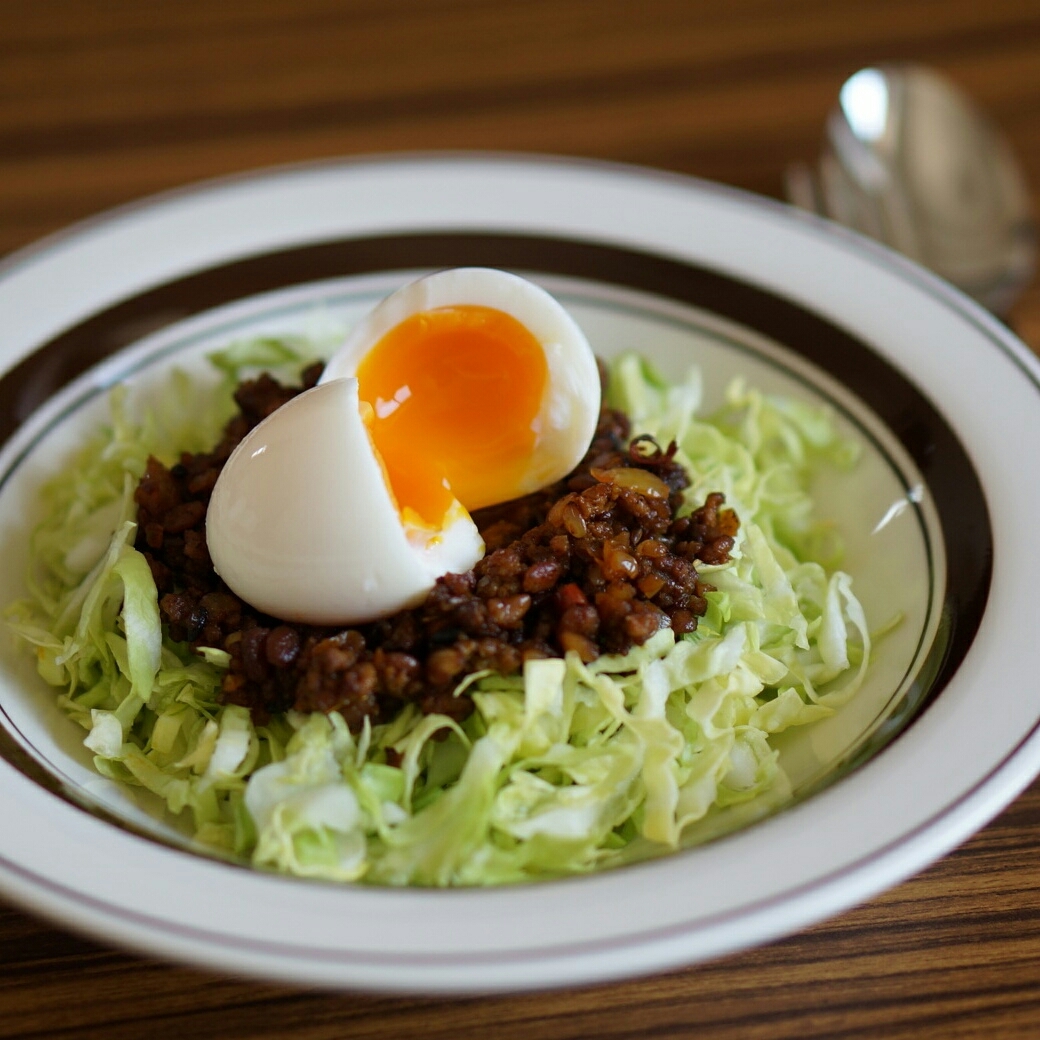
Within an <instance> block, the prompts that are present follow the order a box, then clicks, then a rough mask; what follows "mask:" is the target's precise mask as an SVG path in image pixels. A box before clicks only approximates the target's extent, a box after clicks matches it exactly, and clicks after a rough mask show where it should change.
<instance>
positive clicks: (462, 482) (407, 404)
mask: <svg viewBox="0 0 1040 1040" xmlns="http://www.w3.org/2000/svg"><path fill="white" fill-rule="evenodd" d="M357 378H358V387H359V393H360V397H361V400H362V401H365V402H367V403H368V404H369V405H370V406H371V408H372V415H371V417H370V419H368V421H369V433H370V435H371V438H372V442H373V444H374V445H375V448H376V450H377V451H378V452H379V454H380V456H381V457H382V461H383V465H384V467H385V470H386V474H387V479H388V481H389V483H390V488H391V490H392V492H393V494H394V497H395V498H396V499H397V508H398V510H399V511H400V512H401V513H404V511H405V510H406V509H408V510H411V511H413V512H414V513H416V514H418V516H419V518H420V519H421V520H422V521H423V522H424V523H425V524H426V525H427V526H430V527H439V526H441V524H442V522H443V520H444V516H445V514H446V513H447V511H448V509H449V507H450V506H451V504H452V499H453V498H457V499H458V500H459V501H460V502H461V503H462V504H463V506H465V507H466V509H468V510H473V509H479V508H480V507H481V506H485V505H490V504H492V503H495V502H502V501H506V500H508V499H510V498H514V497H516V493H517V492H516V490H515V489H516V486H517V481H518V480H519V478H520V477H521V476H522V474H523V472H524V469H525V468H526V465H527V462H528V459H529V458H530V456H531V452H532V450H533V449H534V445H535V439H536V430H535V428H534V421H535V418H536V417H537V415H538V412H539V410H540V408H541V403H542V395H543V393H544V391H545V385H546V380H547V379H548V367H547V365H546V361H545V353H544V351H543V350H542V347H541V344H540V343H539V342H538V340H537V339H535V337H534V336H533V335H532V334H531V333H530V332H529V331H528V330H527V329H526V328H525V327H524V326H523V325H522V324H521V323H520V322H519V321H517V320H516V319H515V318H513V317H511V316H510V315H508V314H506V313H504V312H503V311H499V310H495V309H494V308H491V307H478V306H471V305H468V304H467V305H461V306H455V307H440V308H437V309H435V310H430V311H423V312H421V313H419V314H414V315H412V316H411V317H410V318H406V319H405V320H404V321H403V322H401V324H399V325H397V326H395V327H394V328H392V329H391V330H390V331H389V332H388V333H386V335H385V336H383V338H382V339H380V340H379V342H378V343H376V345H375V346H374V347H373V348H372V349H371V350H370V351H369V352H368V354H366V355H365V357H364V359H363V360H362V361H361V364H360V365H359V366H358V370H357Z"/></svg>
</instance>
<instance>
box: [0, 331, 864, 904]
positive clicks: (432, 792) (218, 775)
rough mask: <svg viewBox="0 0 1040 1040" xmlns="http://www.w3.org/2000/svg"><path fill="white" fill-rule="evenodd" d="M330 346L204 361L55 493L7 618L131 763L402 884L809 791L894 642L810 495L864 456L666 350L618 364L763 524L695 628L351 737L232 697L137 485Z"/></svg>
mask: <svg viewBox="0 0 1040 1040" xmlns="http://www.w3.org/2000/svg"><path fill="white" fill-rule="evenodd" d="M305 349H306V345H301V344H299V343H293V342H288V341H281V340H271V339H265V340H258V341H252V342H248V343H243V344H237V345H234V346H233V347H231V348H229V349H228V350H227V351H224V352H222V353H221V354H219V355H215V356H214V358H213V360H214V362H215V365H216V368H217V370H218V371H219V372H220V373H222V377H221V378H220V379H219V380H218V381H217V382H216V383H215V384H212V385H210V384H208V385H207V386H206V387H200V386H199V385H198V381H197V380H189V379H188V377H186V376H185V375H183V374H181V373H177V374H174V375H173V376H172V382H171V385H170V386H169V387H168V388H167V393H165V394H164V395H163V397H162V398H161V399H160V402H159V403H158V404H156V405H154V406H152V407H150V408H147V409H145V410H144V413H143V418H134V417H132V416H131V411H130V407H129V401H128V399H127V392H126V391H125V389H117V390H116V391H115V392H114V393H113V395H112V401H111V421H110V423H109V424H108V425H107V426H106V427H105V428H104V429H103V430H101V431H99V432H98V434H97V435H96V436H95V437H94V439H93V440H91V441H90V442H89V443H88V444H87V445H86V446H85V447H84V448H83V449H82V450H81V451H80V452H79V453H78V454H77V455H76V457H75V458H73V459H71V460H70V461H69V464H68V466H67V467H66V468H65V469H63V470H62V472H61V473H59V474H57V475H56V476H55V477H54V478H53V479H52V480H51V481H50V482H49V483H48V484H47V485H46V487H45V488H44V489H43V492H42V494H43V496H44V505H45V511H46V518H45V520H44V521H43V522H42V523H41V524H40V525H39V527H38V528H37V530H36V531H35V533H34V535H33V538H32V544H31V553H30V555H31V560H30V567H29V573H28V576H27V588H28V596H27V597H26V598H25V599H24V600H23V601H21V602H19V603H17V604H15V605H13V607H12V608H11V609H10V610H9V616H8V621H9V624H10V625H11V627H12V628H13V630H14V631H15V632H16V633H17V635H18V636H19V637H20V638H21V639H22V640H23V641H24V642H25V643H26V644H27V645H29V646H30V647H31V648H32V649H33V651H34V652H35V655H36V659H37V662H38V668H39V672H40V675H41V676H42V677H43V678H44V679H45V680H46V681H47V682H48V683H49V684H51V685H52V686H54V687H56V688H57V689H59V690H60V691H61V692H60V693H59V694H58V697H59V701H60V704H61V706H62V707H63V708H64V710H65V711H66V713H67V714H68V715H69V717H70V718H71V719H72V720H73V721H74V722H76V723H78V724H79V725H80V726H82V727H83V728H84V729H85V730H86V731H87V735H86V738H85V739H84V745H85V747H86V748H87V749H88V751H89V752H90V753H91V754H92V755H93V762H94V765H95V767H96V768H97V770H98V771H99V772H100V773H101V774H103V775H104V776H106V777H109V778H112V779H115V780H119V781H122V782H124V783H127V784H132V785H136V786H139V787H141V788H144V789H146V790H147V791H149V792H151V793H152V794H153V795H155V796H156V797H157V798H158V799H159V800H160V804H161V805H164V806H165V808H166V810H168V811H169V812H170V813H172V814H174V816H176V817H177V818H178V820H180V821H181V822H182V823H185V822H186V823H187V826H188V828H189V829H190V831H191V834H192V840H193V841H194V842H195V843H197V844H198V845H199V846H202V847H205V848H207V849H210V850H214V851H219V852H221V853H223V854H225V855H230V856H234V857H238V858H243V859H247V860H250V861H251V862H252V863H253V864H254V865H256V866H258V867H261V868H266V869H271V870H276V871H284V872H287V873H291V874H297V875H301V876H307V877H316V878H324V879H330V880H338V881H360V882H367V883H373V884H384V885H435V886H448V885H490V884H499V883H507V882H517V881H523V880H530V879H536V878H546V877H554V876H561V875H568V874H575V873H581V872H585V871H591V870H596V869H601V868H604V867H607V866H611V865H615V864H620V863H625V862H631V861H634V860H638V859H645V858H649V857H652V856H656V855H659V854H661V853H663V852H667V851H670V850H673V849H675V848H677V847H680V846H687V845H690V844H694V843H696V842H699V841H704V840H707V839H709V838H712V837H714V836H716V835H718V834H721V833H724V832H726V831H729V830H731V829H733V828H734V827H737V826H740V825H743V824H745V823H747V822H749V821H751V820H754V819H756V818H758V817H760V816H762V815H764V814H765V813H768V812H771V811H773V810H775V809H776V808H778V807H779V806H781V805H783V804H784V803H785V802H787V801H788V800H790V798H791V789H790V783H789V781H788V779H787V777H786V776H785V774H784V772H783V769H782V767H781V765H780V763H779V761H778V753H777V750H776V747H775V744H774V741H773V738H774V737H775V735H776V734H779V733H781V732H782V731H784V730H786V729H788V728H790V727H793V726H802V725H807V724H811V723H813V722H815V721H817V720H819V719H821V718H824V717H826V716H828V715H830V714H832V713H833V712H834V710H835V709H836V708H838V707H840V706H841V705H842V704H843V703H845V701H846V700H848V698H849V697H851V696H852V695H853V694H854V692H855V691H856V689H857V687H858V686H859V685H860V683H861V681H862V679H863V675H864V670H865V669H866V667H867V664H868V660H869V654H870V637H869V633H868V628H867V622H866V619H865V617H864V614H863V610H862V607H861V606H860V604H859V602H858V600H857V599H856V597H855V595H854V593H853V590H852V582H851V579H850V578H849V576H848V575H847V574H845V573H844V572H842V571H841V570H838V569H835V564H836V562H837V559H838V555H839V553H840V546H839V544H838V542H837V540H836V538H835V536H834V533H833V532H832V531H830V530H829V529H828V528H827V527H826V526H825V525H822V524H820V523H819V522H818V521H817V520H816V519H815V518H814V516H813V510H812V501H811V498H810V494H809V487H810V484H811V480H812V477H813V474H814V473H815V472H816V471H817V470H818V469H819V468H820V467H821V466H824V465H838V466H849V465H851V464H852V463H853V462H854V460H855V447H854V445H852V444H850V443H849V442H848V441H846V440H843V439H842V438H840V437H839V436H838V435H837V433H836V431H835V427H834V425H833V423H832V421H831V420H830V418H829V416H828V415H827V414H826V413H825V412H824V411H821V410H819V409H815V408H811V407H809V406H806V405H804V404H801V403H799V402H796V401H793V400H788V399H783V398H773V397H769V396H766V395H764V394H762V393H760V392H759V391H757V390H754V389H752V388H749V387H747V386H746V385H744V383H743V382H741V381H739V380H737V381H735V382H734V383H733V384H732V385H731V386H730V387H729V389H728V391H727V394H726V400H725V405H724V407H723V408H722V409H721V410H720V411H719V412H718V413H717V414H715V415H713V416H711V417H710V418H700V417H698V410H699V407H700V399H701V388H700V376H699V374H698V372H697V371H696V370H694V371H692V372H691V373H690V375H689V376H688V378H687V379H685V380H684V381H683V382H681V383H678V384H674V385H672V384H669V383H667V382H666V381H665V380H663V379H662V378H661V377H660V376H659V375H658V374H657V372H656V371H655V370H654V369H653V368H652V367H651V366H650V365H649V364H648V363H647V362H646V361H645V360H643V359H641V358H639V357H638V356H636V355H626V356H623V357H621V358H619V359H618V360H616V361H615V362H613V364H612V377H611V387H610V393H609V403H610V404H611V405H613V406H614V407H617V408H621V409H623V410H624V411H626V412H627V413H628V415H629V417H630V419H631V420H632V429H633V431H634V432H636V433H646V434H649V435H651V436H653V437H654V439H655V440H656V441H657V442H658V443H659V444H668V443H669V442H671V441H672V440H674V441H675V442H676V444H677V445H678V451H677V455H676V458H677V460H678V461H680V462H681V463H683V464H684V466H685V467H686V469H687V470H688V472H689V475H690V480H691V486H690V487H689V488H688V489H687V490H686V492H685V495H686V499H687V502H688V503H689V505H688V506H687V507H686V511H691V510H692V509H693V508H695V503H697V502H698V501H703V500H704V498H705V496H706V495H707V494H708V493H710V492H713V491H721V492H723V493H724V494H725V496H726V501H727V505H728V506H729V507H731V508H733V509H734V510H735V511H736V513H737V515H738V516H739V517H740V518H741V528H740V532H739V534H738V537H737V542H736V545H735V547H734V549H733V551H732V553H731V559H730V561H729V562H728V563H726V564H722V565H719V566H711V567H707V566H703V565H701V566H700V567H699V571H700V573H701V574H702V576H703V578H704V580H705V581H706V582H708V583H710V584H711V585H713V586H714V587H715V591H713V592H710V593H709V594H708V611H707V614H706V615H705V616H704V617H702V618H701V619H700V622H699V625H698V627H697V630H696V631H695V632H693V633H691V634H689V635H686V636H682V637H679V638H676V637H675V636H674V635H673V634H672V632H671V631H670V630H663V631H661V632H658V633H657V634H656V635H655V636H653V637H652V638H651V639H650V640H649V641H648V642H647V643H645V644H644V645H643V646H640V647H635V648H633V649H632V650H630V651H629V652H628V653H626V654H624V655H619V656H606V657H601V658H599V659H598V660H596V661H594V662H593V663H591V664H583V663H582V662H581V661H580V660H579V659H578V657H577V656H576V655H568V656H567V657H566V658H563V659H550V660H536V661H530V662H528V663H527V665H526V666H525V668H524V671H523V674H522V675H518V676H500V675H495V674H486V673H485V674H477V675H471V676H469V677H468V678H467V679H466V681H465V683H464V684H463V686H464V687H465V688H466V691H467V692H468V693H469V694H470V696H471V697H472V698H473V702H474V705H475V710H474V712H473V713H472V715H470V717H469V718H467V719H466V720H465V721H464V722H462V723H461V724H460V723H457V722H455V721H453V720H452V719H450V718H448V717H446V716H440V715H423V714H421V713H420V712H419V711H418V709H416V708H415V707H414V706H413V705H408V706H406V707H405V708H403V709H402V711H401V712H400V714H399V715H398V716H397V717H396V718H395V719H394V720H393V721H392V722H390V723H388V724H383V725H375V726H373V725H370V724H369V723H368V722H367V721H366V723H365V725H364V727H363V728H362V730H361V731H360V732H359V733H352V732H350V730H349V729H348V728H347V726H346V724H345V723H344V721H343V719H342V718H341V717H340V716H339V715H338V714H336V713H333V714H330V715H323V714H312V715H302V714H299V713H295V712H289V713H287V714H285V715H284V716H279V717H276V718H274V719H272V720H271V721H270V723H269V724H267V725H265V726H257V725H255V724H254V723H253V721H252V720H251V718H250V716H249V713H248V712H247V711H246V710H245V709H243V708H240V707H236V706H233V705H224V704H221V702H220V698H219V691H220V683H221V679H222V676H223V671H224V668H225V666H226V655H225V654H224V653H223V652H222V651H219V650H211V651H207V652H206V653H205V654H204V655H203V656H202V657H200V656H198V655H196V654H194V653H192V652H191V651H190V650H189V649H188V648H187V647H186V646H185V645H183V644H176V643H173V642H171V641H170V640H169V639H168V638H164V635H163V630H162V625H161V622H160V616H159V610H158V604H157V596H156V590H155V585H154V582H153V581H152V577H151V573H150V571H149V568H148V565H147V563H146V562H145V560H144V557H143V556H142V555H141V554H140V553H139V552H137V550H135V549H134V548H133V542H134V530H135V523H134V517H135V507H134V503H133V491H134V488H135V486H136V484H137V481H138V480H139V479H140V476H141V474H142V473H143V472H144V467H145V463H146V461H147V458H148V455H149V454H154V455H156V456H158V457H159V458H161V459H163V460H164V461H173V459H174V458H175V457H176V456H177V455H178V454H179V453H180V452H181V451H202V450H208V449H209V448H210V447H211V445H212V444H213V443H215V442H216V441H217V439H218V438H219V435H220V430H221V428H222V426H223V424H224V422H225V421H226V420H227V418H228V417H229V415H230V413H231V410H232V405H231V391H232V389H233V387H234V385H235V384H236V383H237V382H238V380H239V379H240V378H242V376H243V375H244V374H245V372H246V371H247V370H248V371H253V370H255V369H256V368H266V369H267V370H270V371H273V372H274V373H275V374H280V372H281V371H289V370H298V369H299V367H300V366H301V364H302V361H303V357H304V354H303V353H302V352H301V351H302V350H305Z"/></svg>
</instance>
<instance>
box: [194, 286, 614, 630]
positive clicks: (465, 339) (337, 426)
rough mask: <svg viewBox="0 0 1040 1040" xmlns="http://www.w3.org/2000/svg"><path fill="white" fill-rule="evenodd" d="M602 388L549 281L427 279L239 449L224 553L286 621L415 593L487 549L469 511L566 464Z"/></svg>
mask: <svg viewBox="0 0 1040 1040" xmlns="http://www.w3.org/2000/svg"><path fill="white" fill-rule="evenodd" d="M599 404H600V387H599V375H598V371H597V368H596V361H595V357H594V355H593V353H592V350H591V348H590V346H589V344H588V341H587V340H586V338H585V336H584V334H583V333H582V331H581V329H580V328H579V327H578V325H577V324H576V323H575V322H574V320H573V319H572V318H571V317H570V315H569V314H567V312H566V311H565V310H564V309H563V307H562V306H561V305H560V304H559V303H558V302H557V301H556V300H555V299H554V298H553V297H552V296H551V295H550V294H549V293H547V292H545V290H543V289H541V288H539V287H538V286H536V285H534V284H533V283H531V282H528V281H526V280H525V279H522V278H519V277H517V276H515V275H511V274H507V273H506V272H503V271H496V270H491V269H487V268H460V269H456V270H450V271H442V272H440V273H438V274H434V275H430V276H428V277H426V278H421V279H419V280H418V281H416V282H412V283H411V284H409V285H406V286H404V287H403V288H402V289H400V290H398V291H397V292H395V293H393V294H392V295H391V296H389V297H387V298H386V299H385V300H384V301H382V303H380V304H379V305H378V306H377V307H376V308H375V309H374V310H373V311H372V312H371V313H370V314H369V315H368V316H367V317H366V318H365V319H363V320H362V321H361V323H360V324H359V325H358V326H357V327H356V328H355V329H354V330H353V331H352V332H351V334H350V335H349V336H348V338H347V339H346V341H345V342H344V344H343V346H342V347H341V348H340V349H339V350H338V351H337V352H336V354H335V355H334V356H333V357H332V358H331V359H330V361H329V363H328V365H327V366H326V369H325V372H324V374H323V376H322V380H321V382H320V383H319V385H318V386H316V387H314V388H313V389H312V390H309V391H307V392H306V393H304V394H301V395H300V396H299V397H297V398H294V399H293V400H292V401H290V402H289V403H288V404H286V405H284V406H283V407H282V408H280V409H278V411H276V412H275V413H273V414H272V415H271V416H270V417H269V418H268V419H266V420H265V421H264V422H263V423H261V424H260V425H259V426H257V427H256V428H255V429H254V430H253V431H252V432H251V433H250V434H249V435H248V436H247V437H246V438H245V439H244V440H243V441H242V443H241V444H240V445H239V446H238V448H237V449H236V450H235V452H234V453H233V454H232V456H231V458H230V459H229V460H228V462H227V463H226V465H225V467H224V469H223V471H222V473H221V476H220V479H219V480H218V482H217V485H216V488H215V489H214V491H213V496H212V498H211V501H210V506H209V512H208V515H207V526H206V536H207V542H208V546H209V551H210V556H211V557H212V559H213V564H214V567H215V568H216V570H217V573H218V574H219V575H220V576H221V577H222V578H223V579H224V581H225V582H226V583H227V584H228V586H229V587H230V588H231V589H232V590H233V591H234V592H235V593H236V594H238V595H239V596H240V597H241V598H242V599H244V600H245V601H246V602H247V603H250V604H251V605H252V606H254V607H256V608H257V609H259V610H262V611H264V612H266V613H268V614H271V615H273V616H275V617H279V618H282V619H285V620H291V621H303V622H309V623H312V624H355V623H359V622H363V621H367V620H372V619H375V618H377V617H382V616H385V615H388V614H391V613H394V612H396V611H398V610H401V609H403V608H405V607H409V606H414V605H416V604H417V603H419V602H421V601H422V599H423V598H424V597H425V595H426V594H427V593H428V592H429V590H430V589H431V588H432V587H433V584H434V583H435V581H436V579H437V578H438V577H439V576H441V575H442V574H446V573H448V572H449V571H455V572H459V571H465V570H469V569H470V568H471V567H472V566H473V565H474V564H475V563H476V562H477V560H479V559H480V557H481V555H482V554H483V543H482V541H481V539H480V536H479V534H478V533H477V529H476V527H475V525H474V524H473V521H472V520H471V518H470V516H469V511H470V510H474V509H479V508H481V507H483V506H488V505H494V504H497V503H500V502H505V501H508V500H509V499H512V498H516V497H519V496H520V495H524V494H527V493H528V492H531V491H535V490H537V489H538V488H541V487H544V486H546V485H547V484H549V483H551V482H552V481H554V480H557V479H559V478H560V477H562V476H564V475H565V474H567V473H568V472H569V471H570V470H571V469H573V467H574V466H575V465H576V464H577V462H578V461H579V460H580V459H581V457H582V455H583V454H584V453H585V451H586V450H587V448H588V445H589V443H590V441H591V439H592V436H593V433H594V432H595V427H596V421H597V417H598V414H599Z"/></svg>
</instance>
